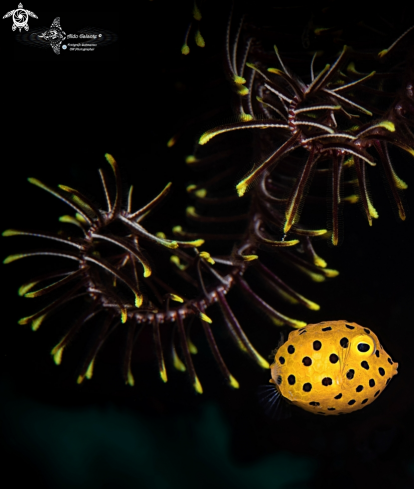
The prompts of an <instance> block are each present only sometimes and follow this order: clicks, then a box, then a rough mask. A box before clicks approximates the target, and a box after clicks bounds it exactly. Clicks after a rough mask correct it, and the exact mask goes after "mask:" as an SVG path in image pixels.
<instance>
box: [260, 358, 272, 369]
mask: <svg viewBox="0 0 414 489" xmlns="http://www.w3.org/2000/svg"><path fill="white" fill-rule="evenodd" d="M257 361H258V364H259V365H260V366H261V367H262V368H266V369H268V368H270V364H269V362H268V361H267V360H265V359H264V358H263V357H261V356H260V355H258V356H257Z"/></svg>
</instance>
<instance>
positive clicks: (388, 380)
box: [385, 377, 391, 385]
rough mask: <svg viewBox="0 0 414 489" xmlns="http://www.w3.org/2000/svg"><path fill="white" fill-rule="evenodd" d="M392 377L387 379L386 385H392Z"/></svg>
mask: <svg viewBox="0 0 414 489" xmlns="http://www.w3.org/2000/svg"><path fill="white" fill-rule="evenodd" d="M390 380H391V377H390V378H389V379H387V383H386V384H385V385H388V384H389V383H390Z"/></svg>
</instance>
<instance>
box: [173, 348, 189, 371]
mask: <svg viewBox="0 0 414 489" xmlns="http://www.w3.org/2000/svg"><path fill="white" fill-rule="evenodd" d="M173 365H174V368H175V369H176V370H179V371H180V372H185V371H186V368H185V365H184V364H183V362H182V361H181V360H180V359H179V358H178V355H177V353H176V352H175V351H174V353H173Z"/></svg>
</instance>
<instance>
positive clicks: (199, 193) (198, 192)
mask: <svg viewBox="0 0 414 489" xmlns="http://www.w3.org/2000/svg"><path fill="white" fill-rule="evenodd" d="M194 195H196V196H197V197H198V198H200V199H204V197H205V196H206V195H207V190H206V189H205V188H200V189H199V190H196V191H195V192H194Z"/></svg>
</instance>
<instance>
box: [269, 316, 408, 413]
mask: <svg viewBox="0 0 414 489" xmlns="http://www.w3.org/2000/svg"><path fill="white" fill-rule="evenodd" d="M397 370H398V363H395V362H393V361H392V359H391V357H390V356H389V355H388V354H387V353H386V352H385V350H384V348H383V347H382V345H381V344H380V342H379V340H378V338H377V336H376V335H375V334H374V333H373V332H372V331H371V330H369V329H368V328H364V327H362V326H360V325H359V324H357V323H352V322H349V321H324V322H322V323H318V324H308V325H307V326H306V328H302V329H299V330H297V331H292V332H291V333H290V334H289V337H288V339H287V340H286V342H285V343H284V344H283V345H281V346H279V347H278V348H277V350H276V352H275V357H274V363H273V364H272V365H271V372H272V378H271V379H270V382H271V383H272V384H273V387H272V388H270V389H269V391H270V394H269V397H270V399H268V402H269V403H270V404H271V407H277V404H278V403H279V402H280V401H281V399H280V396H282V398H285V399H287V400H288V401H289V402H291V403H292V404H294V405H296V406H298V407H300V408H302V409H305V410H306V411H311V412H313V413H315V414H324V415H338V414H345V413H349V412H352V411H356V410H359V409H362V408H363V407H365V406H368V405H369V404H371V403H372V402H373V401H374V400H375V399H376V398H377V397H378V395H379V394H380V393H381V392H383V390H384V389H385V387H386V386H387V385H388V384H389V382H390V380H391V379H392V377H393V376H394V375H396V374H397V373H398V372H397ZM268 409H269V407H268Z"/></svg>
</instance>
